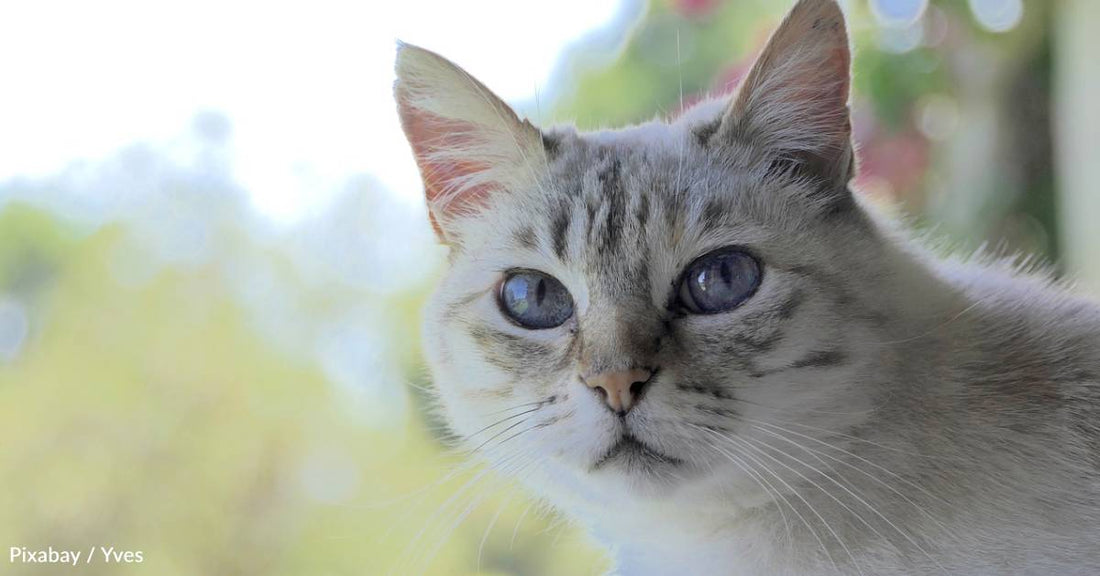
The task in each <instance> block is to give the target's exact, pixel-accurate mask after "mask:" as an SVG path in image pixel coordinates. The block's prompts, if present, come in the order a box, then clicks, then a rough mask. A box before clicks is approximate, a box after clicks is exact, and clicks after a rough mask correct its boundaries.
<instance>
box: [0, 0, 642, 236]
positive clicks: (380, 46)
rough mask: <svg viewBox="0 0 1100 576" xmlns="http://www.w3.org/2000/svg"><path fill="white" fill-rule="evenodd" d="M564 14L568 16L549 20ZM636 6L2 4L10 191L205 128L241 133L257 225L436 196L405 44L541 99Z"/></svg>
mask: <svg viewBox="0 0 1100 576" xmlns="http://www.w3.org/2000/svg"><path fill="white" fill-rule="evenodd" d="M551 6H553V9H549V8H550V7H551ZM620 9H621V6H620V1H619V0H557V1H556V2H554V3H547V2H545V1H527V0H477V1H469V2H467V1H461V2H459V1H448V0H403V1H393V2H378V1H368V0H358V1H352V2H335V1H324V0H322V1H316V2H309V3H290V2H286V3H284V2H264V3H260V2H227V1H224V0H190V1H188V2H164V1H157V2H150V1H146V0H99V1H96V2H78V1H75V0H70V1H58V0H35V1H33V2H5V3H3V4H2V5H0V78H2V83H3V86H4V89H3V96H2V97H0V182H2V181H5V180H8V179H10V178H13V177H18V176H27V177H37V176H44V175H47V174H50V173H53V172H56V171H58V170H60V169H62V168H63V167H65V166H66V165H68V164H70V163H72V162H74V161H79V160H92V161H94V160H98V159H101V158H105V157H107V156H109V155H110V154H111V153H112V152H114V151H115V150H117V149H119V148H121V147H124V146H126V145H129V144H132V143H135V142H151V143H153V144H154V145H156V144H158V143H159V144H164V145H166V147H167V144H168V143H170V142H172V141H173V140H174V139H178V138H179V137H180V135H181V134H183V133H185V132H186V131H187V130H188V127H189V126H190V124H191V122H192V119H193V118H194V117H195V115H196V114H197V113H200V112H210V111H216V112H220V113H222V114H224V115H225V116H226V117H227V118H228V119H229V121H230V123H231V126H232V134H231V140H230V142H231V147H230V154H231V158H232V163H233V166H234V172H235V175H236V178H237V180H238V181H239V183H240V184H241V185H242V186H243V187H244V188H245V189H246V190H248V191H249V194H250V197H251V200H252V203H253V205H254V206H255V208H256V209H257V210H258V211H259V212H260V213H262V214H263V215H265V216H267V217H268V218H270V219H271V220H272V221H274V222H277V223H280V222H281V223H293V222H296V221H298V220H300V219H302V218H303V217H306V216H308V215H310V214H312V213H316V212H317V211H319V210H321V209H323V207H324V206H326V205H327V204H328V202H330V201H332V200H333V198H334V197H335V195H336V194H338V193H339V192H340V190H341V186H342V183H343V182H345V181H346V180H347V179H348V178H349V177H350V176H353V175H358V174H364V173H366V174H369V175H370V176H371V177H373V178H375V179H377V180H378V181H379V182H380V183H381V184H382V185H383V186H384V188H385V189H387V190H389V191H390V192H392V193H393V194H395V195H397V196H398V197H400V198H403V199H407V200H409V201H418V199H419V194H420V191H421V189H420V184H419V180H418V178H417V174H416V168H415V165H414V164H413V162H412V159H411V155H410V153H409V150H408V147H407V145H406V144H405V141H404V138H403V137H402V135H401V132H400V127H399V125H398V122H397V116H396V113H395V111H394V105H393V100H392V96H391V87H392V84H393V58H394V50H395V43H396V40H397V39H401V40H403V41H406V42H411V43H414V44H419V45H421V46H424V47H426V48H430V49H432V50H435V51H437V52H440V53H442V54H444V55H446V56H447V57H449V58H451V59H452V60H454V61H456V62H458V63H459V64H460V65H462V66H463V67H465V68H466V69H467V70H469V71H470V72H471V73H473V74H474V75H475V76H477V77H479V78H480V79H482V81H484V82H485V83H486V84H487V85H488V86H490V87H491V88H492V89H493V90H494V91H496V92H497V93H498V94H499V95H501V96H502V97H503V98H504V99H505V100H508V101H509V102H522V101H529V100H532V99H533V98H534V97H535V95H536V92H537V91H538V90H539V89H540V87H545V86H546V84H547V82H548V79H549V78H550V76H551V74H552V73H553V71H554V69H555V65H556V63H557V61H558V58H559V56H560V55H561V53H562V50H563V49H564V48H566V47H567V46H568V45H569V44H570V43H572V42H574V41H576V40H578V39H579V38H581V37H583V36H584V35H585V34H586V33H589V32H592V31H595V30H598V29H600V28H601V27H605V26H607V25H609V24H610V23H611V22H612V21H614V19H615V17H616V16H617V15H618V13H619V10H620Z"/></svg>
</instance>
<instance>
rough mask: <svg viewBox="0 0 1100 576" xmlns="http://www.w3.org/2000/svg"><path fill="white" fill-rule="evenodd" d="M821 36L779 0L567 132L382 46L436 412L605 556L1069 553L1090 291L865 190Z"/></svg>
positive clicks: (931, 566)
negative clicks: (764, 16) (418, 246)
mask: <svg viewBox="0 0 1100 576" xmlns="http://www.w3.org/2000/svg"><path fill="white" fill-rule="evenodd" d="M850 58H851V56H850V50H849V41H848V36H847V31H846V24H845V21H844V16H843V13H842V12H841V10H840V9H839V7H838V6H837V4H836V3H835V2H834V0H801V1H799V2H797V4H796V5H795V6H794V7H793V8H792V10H791V11H790V13H789V14H788V15H787V17H786V18H785V19H784V20H783V22H782V24H781V25H780V26H779V28H778V29H777V30H776V32H775V33H774V34H773V35H772V37H771V39H770V40H769V42H768V44H767V46H766V48H765V49H764V50H763V52H762V53H761V55H760V56H759V57H758V59H757V60H756V62H755V64H754V65H753V67H752V68H751V70H750V72H749V73H748V75H747V76H746V78H745V79H744V81H743V82H742V83H741V84H740V86H739V87H738V89H737V91H736V92H735V93H734V94H733V95H732V96H730V97H728V98H725V99H716V100H713V101H708V102H704V103H701V104H699V105H696V106H694V107H693V108H692V109H690V110H689V111H687V112H685V113H684V114H682V115H681V116H679V117H677V118H675V119H673V120H671V121H668V122H665V121H653V122H650V123H647V124H642V125H639V126H634V127H630V128H625V129H621V130H607V131H598V132H591V133H580V132H578V131H576V130H575V129H573V128H570V127H554V128H548V129H539V128H537V127H535V126H534V125H532V124H531V123H530V122H528V121H526V120H522V119H520V118H519V117H518V116H517V114H516V113H515V112H514V111H512V110H511V109H510V108H509V107H508V106H507V105H506V104H505V103H504V102H503V101H501V100H500V99H499V98H497V97H496V96H494V95H493V94H492V92H490V91H489V89H488V88H486V87H485V86H484V85H483V84H481V83H480V82H479V81H477V80H476V79H474V78H473V77H471V76H470V75H469V74H467V73H466V72H464V71H463V70H462V69H461V68H459V67H458V66H456V65H454V64H452V63H451V62H449V61H447V60H445V59H444V58H442V57H441V56H438V55H436V54H434V53H432V52H429V51H427V50H424V49H422V48H418V47H415V46H412V45H400V46H399V49H398V57H397V65H396V70H397V81H396V83H395V88H394V90H395V98H396V101H397V107H398V112H399V115H400V118H401V121H402V126H403V128H404V130H405V134H406V136H407V138H408V140H409V143H410V145H411V148H412V151H413V154H414V156H415V158H416V161H417V163H418V166H419V168H420V171H421V175H422V177H423V182H424V188H425V194H426V198H427V204H428V208H429V214H430V219H431V224H432V226H433V228H434V230H435V232H436V234H437V235H438V237H439V239H440V241H441V242H442V243H444V244H446V245H447V246H449V257H448V259H449V262H448V268H447V271H446V273H445V275H444V277H443V278H442V280H441V281H440V283H439V285H438V287H437V289H436V290H435V292H434V294H433V296H432V297H431V298H430V301H429V303H428V304H427V306H426V310H425V325H424V338H425V354H426V357H427V359H428V363H429V365H430V369H431V372H432V375H433V379H434V382H435V388H436V391H437V393H438V399H439V402H440V404H441V406H442V410H443V412H444V415H445V417H446V419H447V420H448V422H449V424H450V425H451V426H452V427H453V429H454V431H455V432H456V433H457V434H458V435H459V436H460V437H461V438H462V439H463V441H464V442H466V443H467V444H469V445H470V447H471V448H472V449H474V451H475V452H476V453H477V454H479V455H480V456H481V457H483V458H485V459H486V460H487V461H488V462H490V463H491V465H492V466H494V467H495V468H496V469H498V470H500V471H501V472H503V473H505V474H508V475H512V476H515V477H516V478H518V479H520V480H521V481H522V482H524V483H525V484H526V485H527V486H529V487H530V488H531V489H532V490H533V491H534V492H535V493H536V494H537V495H539V496H540V497H542V498H544V499H545V500H547V501H548V502H550V503H551V504H552V505H553V506H555V507H557V508H558V509H559V510H561V511H562V512H564V513H565V514H566V515H568V516H569V517H571V518H573V519H575V520H576V521H577V522H579V523H580V524H582V525H584V526H585V527H586V528H587V529H588V530H589V531H590V532H591V534H593V535H594V536H595V537H596V539H598V540H599V541H600V542H603V543H605V544H606V545H607V547H608V549H609V550H610V554H611V556H612V558H613V560H614V568H613V570H614V572H615V573H618V574H624V575H648V574H692V575H708V574H729V575H754V576H760V575H771V574H790V575H793V574H867V575H870V574H880V575H882V574H885V575H893V574H967V575H973V574H998V575H1005V574H1044V575H1045V574H1059V575H1066V574H1100V307H1098V306H1097V304H1096V303H1094V302H1092V301H1090V300H1088V299H1086V298H1085V297H1083V296H1079V295H1075V294H1074V293H1073V292H1072V290H1070V289H1069V288H1068V287H1066V286H1065V285H1063V284H1061V283H1058V282H1056V281H1054V280H1052V279H1051V278H1049V277H1048V276H1046V275H1044V274H1042V273H1036V272H1033V271H1027V270H1022V269H1020V267H1019V266H1014V265H1012V264H1005V263H1002V262H986V261H976V260H975V259H970V260H965V259H940V258H937V257H934V256H933V255H932V253H931V252H930V251H929V250H927V249H926V248H923V247H922V245H921V244H920V243H918V242H916V241H914V240H911V239H910V236H909V235H908V234H907V233H906V232H905V231H904V230H903V228H902V227H901V226H899V225H897V224H895V223H892V222H891V221H890V220H889V219H887V218H885V217H883V216H881V215H879V214H877V213H876V212H875V211H874V210H873V209H872V208H870V207H868V206H866V205H865V204H864V203H863V202H862V201H861V200H860V198H859V197H858V196H857V195H856V194H854V193H853V192H852V191H851V189H850V187H849V184H850V181H851V180H852V177H853V176H854V174H855V166H856V164H855V154H854V151H853V146H852V143H851V127H850V115H849V109H848V101H849V88H850Z"/></svg>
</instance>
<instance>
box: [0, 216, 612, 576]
mask: <svg viewBox="0 0 1100 576" xmlns="http://www.w3.org/2000/svg"><path fill="white" fill-rule="evenodd" d="M131 242H133V238H131V237H129V235H128V233H127V229H126V227H125V226H122V225H110V226H107V227H104V228H102V229H99V230H98V231H95V232H94V233H92V234H90V235H83V234H81V233H79V232H77V231H75V230H72V229H70V227H68V226H67V225H66V224H65V223H63V222H60V221H58V220H57V219H56V218H54V217H52V216H50V215H48V214H46V213H44V212H41V211H38V210H35V209H32V208H28V207H26V206H21V205H11V206H8V207H7V208H6V209H4V210H3V212H0V263H2V268H0V287H2V290H0V292H4V293H7V294H20V295H22V296H23V298H22V300H23V301H32V302H34V304H33V305H32V306H31V307H30V308H31V312H30V313H31V315H32V318H33V322H32V325H33V326H35V327H37V328H36V329H35V330H34V331H33V332H32V334H31V335H30V336H29V337H28V340H29V341H28V342H27V343H26V346H25V350H24V351H23V353H22V354H21V355H20V356H19V357H18V358H17V359H16V360H15V361H14V362H13V363H12V364H10V365H7V366H5V367H3V368H2V369H0V437H2V438H4V439H5V441H4V442H0V478H3V479H4V480H3V482H4V484H3V485H4V490H2V491H0V517H2V518H3V521H0V542H3V543H5V544H9V543H10V545H14V546H25V547H27V548H30V549H35V550H36V549H45V548H46V547H47V546H52V547H54V548H55V549H76V550H84V551H85V554H86V551H87V550H88V548H89V547H90V546H92V545H105V546H115V547H118V548H122V549H129V550H141V551H143V553H144V559H145V561H144V562H143V563H142V564H132V565H129V566H127V565H107V564H103V563H101V562H93V563H92V564H90V565H86V566H81V567H80V568H79V570H78V572H73V573H81V574H158V575H163V576H171V575H173V574H180V575H184V574H186V575H191V574H287V575H291V574H349V575H350V574H356V575H359V574H385V573H393V574H406V573H433V574H463V573H467V574H472V573H474V572H476V571H477V566H478V554H479V551H480V556H481V558H480V565H481V567H482V568H484V569H485V571H484V572H483V573H499V574H504V573H522V574H584V573H589V572H590V571H591V570H592V568H591V567H593V566H600V565H601V561H600V557H599V555H598V553H597V552H595V551H594V550H593V549H591V548H590V547H586V544H584V543H583V542H579V541H577V540H576V538H577V536H576V535H575V533H574V532H572V531H571V530H570V529H569V528H568V527H567V526H563V525H559V526H557V527H556V528H554V529H552V530H549V531H548V530H547V528H548V526H549V522H551V520H550V519H549V517H548V516H547V515H546V513H545V512H544V511H542V510H540V509H534V510H532V505H531V504H530V503H528V502H527V501H526V500H525V499H524V498H523V497H522V495H520V494H519V493H517V491H516V490H515V488H514V487H512V486H510V485H508V484H507V483H505V482H503V481H502V480H501V479H499V478H495V477H491V476H481V477H478V473H477V472H476V471H474V470H465V469H464V467H463V466H462V462H463V461H464V459H463V458H462V457H461V456H460V455H447V454H443V453H441V451H440V446H439V444H438V441H437V439H436V438H435V437H433V435H432V434H430V433H429V430H428V429H427V427H426V426H425V424H424V422H423V421H422V420H421V419H420V418H417V417H413V418H411V419H409V420H407V421H405V422H404V423H402V424H401V425H399V426H398V427H397V428H396V429H393V428H379V427H377V426H375V425H372V424H371V423H369V422H366V423H364V422H363V421H362V418H361V417H359V416H358V415H357V414H356V413H355V411H354V409H351V408H348V407H347V405H346V403H345V402H344V399H343V398H341V397H340V396H339V393H338V391H337V390H335V389H334V388H333V386H332V385H331V384H330V383H328V382H327V381H326V379H325V378H324V376H323V375H322V374H321V373H320V372H319V371H318V370H317V368H316V367H315V366H312V365H311V364H310V363H309V362H307V361H303V360H301V359H294V358H291V357H290V356H288V355H287V354H285V353H283V352H281V351H279V350H277V349H275V348H273V347H272V345H271V344H270V343H268V342H265V340H264V339H263V338H262V337H261V336H260V335H259V334H257V333H256V330H255V327H254V326H253V325H252V324H251V323H250V321H249V320H248V318H247V315H246V313H245V312H244V311H243V310H242V309H241V308H240V307H239V306H238V305H237V303H236V302H235V299H234V297H233V294H232V293H231V291H230V290H229V289H228V287H227V279H226V278H225V277H224V272H223V271H222V270H219V269H218V268H217V267H216V266H204V267H199V268H196V269H191V270H178V269H172V268H165V269H163V270H162V271H161V272H159V273H157V274H155V275H154V276H152V277H151V278H149V279H148V280H147V281H146V282H144V283H142V284H141V285H139V286H130V287H127V286H124V285H120V283H119V282H118V281H117V278H116V276H117V272H116V271H113V270H112V267H113V266H117V264H118V263H117V261H116V259H117V258H118V257H119V255H120V254H121V255H125V257H127V258H134V256H133V254H134V252H133V251H132V249H131V247H129V246H128V243H131ZM221 248H222V249H223V250H227V251H241V252H248V251H249V250H251V248H250V247H248V246H231V245H229V246H222V247H221ZM248 257H249V258H260V259H262V258H264V257H265V256H264V255H263V254H262V253H256V252H252V253H251V254H249V255H248ZM129 264H133V263H132V262H129ZM282 280H283V281H285V282H290V283H292V282H293V279H292V278H283V279H282ZM32 295H33V298H31V296H32ZM420 298H422V295H417V296H416V297H415V298H414V299H412V300H413V301H418V300H419V299H420ZM393 305H394V306H395V307H396V309H397V310H398V311H399V315H400V316H401V317H402V318H403V321H404V322H406V323H412V324H415V318H414V317H415V307H414V306H412V305H410V303H409V302H400V301H399V299H395V301H394V302H393ZM405 340H406V341H410V342H415V339H414V338H405ZM410 370H412V368H410ZM475 478H477V480H474V479H475ZM452 497H454V498H453V499H452ZM474 501H476V502H477V506H473V507H470V505H471V502H474ZM467 507H470V509H469V510H467ZM521 515H523V516H525V517H524V518H521ZM460 516H465V518H464V522H462V524H461V525H460V526H458V527H457V528H455V522H456V519H457V518H459V517H460ZM452 528H454V530H453V532H452ZM483 538H485V541H484V543H483V542H482V539H483ZM555 539H557V540H558V542H557V543H555V542H554V541H555ZM564 550H568V552H569V553H568V554H559V552H560V551H564ZM5 552H7V549H6V548H5ZM4 563H5V568H4V573H16V574H19V573H27V574H50V573H56V571H57V570H59V569H60V568H58V567H50V566H48V565H47V566H42V567H35V566H33V565H27V566H22V565H18V564H16V565H8V564H7V562H6V559H5V561H4ZM66 573H68V572H66Z"/></svg>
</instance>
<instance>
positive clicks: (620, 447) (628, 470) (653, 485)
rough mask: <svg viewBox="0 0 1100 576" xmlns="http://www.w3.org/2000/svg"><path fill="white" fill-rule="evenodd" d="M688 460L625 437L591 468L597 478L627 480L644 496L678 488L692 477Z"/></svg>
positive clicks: (592, 474)
mask: <svg viewBox="0 0 1100 576" xmlns="http://www.w3.org/2000/svg"><path fill="white" fill-rule="evenodd" d="M689 468H690V466H689V465H688V463H687V462H685V461H684V460H681V459H679V458H676V457H673V456H669V455H667V454H664V453H662V452H660V451H658V450H656V449H655V448H653V447H651V446H649V445H647V444H646V443H644V442H642V441H641V440H639V439H638V438H636V437H634V436H632V435H629V434H627V435H624V436H623V437H622V438H620V439H619V441H618V442H616V443H615V444H614V445H613V446H611V448H609V449H608V450H607V451H606V452H605V453H604V454H602V455H601V456H600V457H599V458H597V459H596V460H595V461H594V462H593V463H592V464H591V466H590V467H589V469H588V474H589V475H591V476H592V477H594V478H615V479H620V478H624V477H625V479H626V480H627V485H628V486H630V487H632V488H633V489H637V490H640V491H643V492H654V491H661V490H663V489H669V488H672V487H674V485H675V484H676V483H677V481H678V480H682V479H683V478H684V477H685V476H686V475H689V473H690V471H689Z"/></svg>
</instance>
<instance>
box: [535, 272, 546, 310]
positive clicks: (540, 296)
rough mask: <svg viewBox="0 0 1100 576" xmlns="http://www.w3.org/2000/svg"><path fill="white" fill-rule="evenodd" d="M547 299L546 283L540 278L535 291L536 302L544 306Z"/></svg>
mask: <svg viewBox="0 0 1100 576" xmlns="http://www.w3.org/2000/svg"><path fill="white" fill-rule="evenodd" d="M545 299H546V282H545V281H544V280H543V279H542V278H539V286H538V288H536V289H535V302H536V303H537V304H538V305H539V306H542V301H543V300H545Z"/></svg>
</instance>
